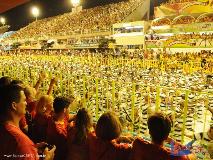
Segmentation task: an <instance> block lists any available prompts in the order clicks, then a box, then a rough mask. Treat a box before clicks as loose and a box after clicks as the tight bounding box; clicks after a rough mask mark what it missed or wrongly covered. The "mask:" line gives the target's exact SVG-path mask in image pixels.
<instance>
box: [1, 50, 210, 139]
mask: <svg viewBox="0 0 213 160" xmlns="http://www.w3.org/2000/svg"><path fill="white" fill-rule="evenodd" d="M65 52H66V54H68V55H69V56H68V55H63V56H62V55H61V56H60V55H58V54H59V53H58V52H57V51H49V53H48V51H34V52H33V51H23V53H24V54H22V55H17V54H19V53H20V52H17V53H16V55H12V54H11V53H10V54H11V55H10V56H9V57H8V56H6V59H4V58H3V59H1V61H0V64H1V66H2V67H1V68H4V69H3V70H2V71H1V73H3V74H4V75H11V76H13V77H16V78H19V79H21V80H23V81H25V82H26V83H31V84H32V83H34V84H35V79H36V78H35V76H36V75H37V73H39V72H42V71H45V72H47V75H48V76H47V77H48V78H51V77H53V76H56V77H57V79H58V80H57V81H58V83H57V85H56V88H55V90H54V92H53V95H54V96H55V97H56V96H69V95H73V96H74V97H76V99H82V97H83V98H85V100H84V101H83V106H84V107H86V108H88V109H89V110H90V111H91V116H92V117H93V119H94V122H96V121H97V117H98V115H101V114H103V113H104V112H106V111H108V109H109V108H112V107H111V106H113V110H114V111H116V113H119V117H120V118H121V120H125V121H126V123H123V124H125V129H126V131H130V130H132V129H133V131H134V133H137V134H139V135H140V134H142V135H144V136H148V128H147V125H146V123H142V122H144V121H146V120H147V116H148V115H149V110H150V111H152V110H154V108H155V107H153V106H155V104H156V103H159V105H158V106H159V109H160V110H162V111H164V112H169V113H175V117H176V123H175V124H174V125H175V127H176V130H175V129H174V130H173V131H172V133H171V136H172V138H174V139H175V140H177V141H181V140H182V139H181V135H183V134H184V136H192V135H193V134H194V133H196V132H197V131H198V128H197V127H195V126H200V125H201V126H203V125H206V124H208V123H209V121H210V116H209V115H208V114H207V117H208V118H207V119H206V122H207V123H205V122H204V121H203V120H204V116H205V110H206V104H205V103H206V100H208V101H209V105H210V106H212V104H213V101H212V95H211V93H212V80H211V76H208V75H207V74H211V73H212V72H208V73H205V72H204V70H205V67H206V66H208V65H207V63H209V61H210V60H211V59H212V54H211V52H203V53H194V54H193V53H188V54H183V53H177V54H174V55H172V54H171V55H167V54H164V53H161V51H159V53H158V54H159V55H160V57H159V56H157V55H155V52H153V51H152V52H153V53H150V56H148V57H147V58H148V59H147V60H149V59H150V60H151V61H153V60H152V58H154V57H156V60H157V59H158V58H157V57H159V60H158V62H159V65H157V66H152V65H150V66H148V67H147V68H144V67H140V65H139V66H138V65H132V64H131V60H132V59H131V56H130V57H126V62H123V63H124V64H123V65H122V62H120V64H118V63H114V62H113V63H111V62H110V63H105V61H102V62H101V55H100V54H98V53H93V55H90V54H92V53H90V52H89V51H81V52H79V51H75V52H73V53H72V52H69V51H65ZM39 53H40V54H41V53H46V54H48V55H49V56H45V55H39ZM29 54H31V55H29ZM32 54H33V55H32ZM60 54H63V51H62V53H61V52H60ZM107 54H108V53H107ZM36 55H37V56H36ZM54 55H56V56H54ZM151 55H152V56H151ZM56 57H57V58H56ZM103 57H104V56H102V59H104V58H103ZM111 58H112V57H111ZM111 58H106V59H105V60H106V61H108V60H109V59H110V61H111V60H113V59H115V60H118V59H120V60H121V59H122V58H121V57H120V58H119V57H116V58H112V59H111ZM134 59H135V58H134ZM134 59H133V60H134ZM139 60H140V59H139ZM169 60H170V62H173V63H171V64H170V65H169V64H167V65H166V66H161V64H162V63H161V62H165V63H169V62H168V61H169ZM178 61H180V62H181V63H182V65H186V66H187V65H188V64H190V63H191V62H193V61H195V62H200V63H201V65H202V66H200V69H199V70H194V71H191V72H190V71H187V67H184V68H181V67H180V66H176V62H178ZM127 62H130V63H127ZM142 63H145V62H142ZM3 66H4V67H3ZM169 66H171V67H169ZM174 66H176V67H174ZM182 67H183V66H182ZM202 67H203V68H202ZM188 69H189V68H188ZM64 73H66V74H64ZM113 81H114V82H115V83H114V84H113ZM133 83H136V86H135V89H134V91H133V85H132V84H133ZM158 85H159V86H160V87H161V88H160V94H159V99H160V102H158V100H157V98H156V97H157V94H158V93H157V92H158V91H157V88H156V86H158ZM47 88H48V81H44V82H43V88H42V92H41V93H45V92H48V90H47ZM185 89H189V90H191V91H192V92H191V93H190V95H189V101H188V106H189V108H188V110H187V112H186V113H185V114H187V115H188V116H187V117H186V122H185V124H184V122H183V117H184V110H183V107H184V100H185V96H186V93H185ZM200 92H202V93H200ZM132 95H135V98H134V110H135V117H137V118H135V119H134V120H132V116H131V115H132V102H133V99H132ZM151 106H152V107H151ZM97 108H99V109H98V110H97ZM141 113H142V114H141ZM131 121H134V126H132V123H131ZM193 124H195V126H194V125H193ZM184 125H187V127H186V130H185V131H184V132H183V131H182V126H184ZM206 128H208V127H206Z"/></svg>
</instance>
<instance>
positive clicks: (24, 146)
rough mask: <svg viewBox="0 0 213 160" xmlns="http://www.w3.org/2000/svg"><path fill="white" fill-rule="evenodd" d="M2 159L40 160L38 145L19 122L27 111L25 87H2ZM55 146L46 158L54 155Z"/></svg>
mask: <svg viewBox="0 0 213 160" xmlns="http://www.w3.org/2000/svg"><path fill="white" fill-rule="evenodd" d="M0 106H1V107H0V117H1V118H0V119H1V122H0V142H1V144H2V145H0V159H3V160H7V159H10V160H11V159H16V160H38V159H39V156H40V157H42V156H43V157H45V155H38V151H37V148H36V145H35V144H34V143H33V142H32V141H31V140H30V139H29V138H28V137H27V136H26V135H25V134H24V133H23V132H22V131H21V130H20V128H19V122H20V120H21V118H22V117H23V116H24V115H25V113H26V97H25V94H24V91H23V88H22V87H20V86H18V85H7V86H4V87H2V88H1V89H0ZM54 151H55V147H54V148H53V149H52V150H51V151H46V154H47V155H46V157H45V160H51V159H52V158H53V157H54Z"/></svg>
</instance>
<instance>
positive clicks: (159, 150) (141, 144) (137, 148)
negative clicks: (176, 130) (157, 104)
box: [130, 113, 195, 160]
mask: <svg viewBox="0 0 213 160" xmlns="http://www.w3.org/2000/svg"><path fill="white" fill-rule="evenodd" d="M148 128H149V134H150V136H151V139H152V142H151V143H150V142H148V141H145V140H143V139H141V138H137V139H136V140H135V141H134V142H133V148H132V153H131V156H130V160H142V159H143V160H194V159H195V157H194V155H193V154H185V155H178V154H176V153H175V152H174V150H173V151H172V150H171V149H169V148H166V147H164V141H166V140H167V139H168V136H169V133H170V131H171V121H170V119H169V118H168V117H166V116H165V115H163V114H162V113H156V114H154V115H153V116H151V117H150V118H149V119H148ZM173 143H174V142H173ZM175 145H178V146H179V147H180V148H183V149H184V147H183V146H181V145H180V144H177V143H175Z"/></svg>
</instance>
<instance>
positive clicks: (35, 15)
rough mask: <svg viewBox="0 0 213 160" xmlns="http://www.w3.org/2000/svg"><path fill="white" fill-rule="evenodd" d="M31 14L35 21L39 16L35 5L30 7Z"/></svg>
mask: <svg viewBox="0 0 213 160" xmlns="http://www.w3.org/2000/svg"><path fill="white" fill-rule="evenodd" d="M32 14H33V16H34V17H35V18H36V21H37V18H38V16H39V9H38V8H37V7H33V8H32Z"/></svg>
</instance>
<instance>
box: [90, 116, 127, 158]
mask: <svg viewBox="0 0 213 160" xmlns="http://www.w3.org/2000/svg"><path fill="white" fill-rule="evenodd" d="M121 131H122V129H121V124H120V121H119V119H118V118H117V117H116V116H115V115H114V114H113V113H112V112H107V113H104V114H103V115H102V116H101V117H100V118H99V120H98V122H97V126H96V129H95V133H96V136H95V134H94V135H93V137H91V138H90V139H89V159H90V160H128V158H129V153H130V150H131V145H129V144H126V143H118V141H117V138H119V136H120V134H121Z"/></svg>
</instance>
